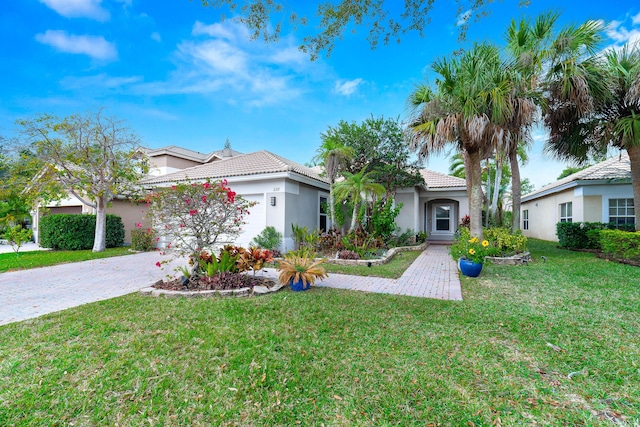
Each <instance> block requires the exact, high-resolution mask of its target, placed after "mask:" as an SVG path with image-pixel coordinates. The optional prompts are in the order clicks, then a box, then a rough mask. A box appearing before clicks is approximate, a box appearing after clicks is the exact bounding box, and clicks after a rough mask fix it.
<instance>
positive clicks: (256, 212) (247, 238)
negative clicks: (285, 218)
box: [236, 194, 267, 247]
mask: <svg viewBox="0 0 640 427" xmlns="http://www.w3.org/2000/svg"><path fill="white" fill-rule="evenodd" d="M242 197H243V198H244V199H246V200H248V201H250V202H257V204H256V205H255V206H254V207H252V208H250V209H249V212H250V214H249V215H245V221H246V222H247V223H246V224H245V226H244V227H243V229H244V231H243V233H242V234H240V236H238V240H237V243H236V244H237V245H240V246H244V247H248V246H249V245H250V243H251V240H253V238H254V237H256V236H257V235H258V234H260V233H261V232H262V230H264V228H265V227H266V224H267V218H266V214H265V206H264V205H265V203H264V194H248V195H245V194H243V195H242Z"/></svg>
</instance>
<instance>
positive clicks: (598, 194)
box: [520, 152, 636, 241]
mask: <svg viewBox="0 0 640 427" xmlns="http://www.w3.org/2000/svg"><path fill="white" fill-rule="evenodd" d="M520 218H521V228H522V233H523V234H524V235H525V236H527V237H533V238H536V239H543V240H550V241H557V240H558V237H557V235H556V224H557V223H558V222H604V223H608V222H613V223H616V224H619V225H622V224H635V221H636V217H635V209H634V204H633V187H632V185H631V165H630V163H629V156H628V155H627V153H626V152H621V153H620V154H619V155H616V156H614V157H611V158H609V159H607V160H605V161H604V162H601V163H598V164H596V165H594V166H591V167H588V168H586V169H583V170H581V171H579V172H576V173H574V174H572V175H569V176H567V177H565V178H563V179H561V180H559V181H556V182H554V183H551V184H549V185H546V186H544V187H542V188H540V189H539V190H536V191H534V192H532V193H529V194H527V195H525V196H523V197H522V205H521V215H520Z"/></svg>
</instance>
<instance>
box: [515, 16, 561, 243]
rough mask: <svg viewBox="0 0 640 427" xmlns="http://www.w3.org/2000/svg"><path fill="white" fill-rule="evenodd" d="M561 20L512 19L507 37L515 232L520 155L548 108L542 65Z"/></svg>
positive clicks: (517, 216) (519, 196)
mask: <svg viewBox="0 0 640 427" xmlns="http://www.w3.org/2000/svg"><path fill="white" fill-rule="evenodd" d="M558 17H559V15H558V14H557V13H554V12H551V13H546V14H542V15H540V16H538V18H537V19H536V20H535V21H534V22H531V21H529V20H527V19H522V20H520V21H519V22H516V21H515V20H513V21H511V24H510V25H509V27H508V28H507V32H506V35H505V40H506V49H505V51H506V53H507V54H508V55H509V57H510V67H509V70H510V72H511V74H510V77H511V79H512V95H511V102H512V104H513V114H512V116H511V120H510V121H509V124H508V128H509V131H510V134H511V138H509V140H508V143H507V146H506V147H504V148H505V153H506V155H507V156H508V158H509V164H510V167H511V196H512V202H513V216H512V223H511V229H512V230H513V231H515V230H519V229H520V205H521V197H522V190H521V188H520V181H521V178H520V164H519V162H518V157H519V154H518V153H519V151H521V150H522V149H523V148H524V149H525V150H526V148H527V147H528V145H529V144H530V143H531V134H530V131H531V127H532V125H533V123H534V120H535V117H536V116H537V114H538V111H539V109H538V107H544V105H545V98H544V97H543V96H542V85H541V80H542V73H543V65H544V64H545V61H546V60H547V58H548V56H549V46H550V44H551V41H552V35H553V29H554V25H555V23H556V21H557V20H558Z"/></svg>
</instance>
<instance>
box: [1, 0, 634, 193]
mask: <svg viewBox="0 0 640 427" xmlns="http://www.w3.org/2000/svg"><path fill="white" fill-rule="evenodd" d="M290 3H291V4H294V3H296V2H293V1H292V2H290ZM297 3H301V4H305V3H303V2H297ZM550 9H554V10H558V11H560V12H561V13H562V16H561V23H563V24H564V23H581V22H584V21H585V20H587V19H602V20H604V21H606V22H608V23H609V27H608V31H607V35H608V37H609V38H608V39H607V41H606V43H604V44H603V48H604V47H606V46H610V45H620V44H623V43H625V42H626V41H629V40H640V6H639V5H638V3H637V1H635V0H634V1H632V0H615V1H609V2H602V1H593V0H588V1H563V2H557V1H556V2H552V1H548V0H532V1H531V4H530V5H529V6H528V7H519V6H518V1H517V0H504V1H503V2H498V3H495V4H494V5H492V6H490V8H489V10H490V11H491V14H490V16H488V17H485V18H483V19H482V20H480V21H479V22H475V23H473V24H472V26H471V28H470V30H469V32H468V35H467V40H468V41H467V42H465V43H462V44H460V43H459V42H458V40H457V36H458V33H457V24H458V23H459V21H460V19H461V16H460V15H458V14H457V5H456V3H455V2H454V1H453V0H437V1H436V7H435V9H434V11H433V14H432V23H431V24H430V25H429V26H428V27H427V28H426V31H425V36H424V37H423V38H421V37H419V36H418V35H407V36H405V37H404V38H403V39H402V42H401V43H400V44H395V43H392V44H390V45H388V46H379V47H378V48H377V49H376V50H371V49H370V47H369V44H368V42H367V41H366V35H367V31H366V29H363V28H361V29H358V30H357V33H356V34H352V33H348V34H346V35H345V37H344V40H342V41H338V43H337V45H336V48H335V50H334V51H333V53H332V54H331V56H330V57H329V58H327V57H322V58H320V59H319V60H317V61H315V62H311V61H309V59H308V57H306V56H305V55H304V54H302V53H300V52H299V51H298V50H297V46H298V44H299V41H300V40H301V38H302V36H303V32H304V31H305V29H302V31H303V32H298V33H290V32H288V30H285V32H284V33H283V34H282V38H281V40H280V42H278V43H275V44H270V45H265V44H264V43H263V42H262V41H253V42H251V41H249V39H248V32H247V30H246V28H244V27H242V26H241V25H240V24H237V23H235V22H233V21H231V20H226V21H225V22H224V23H221V22H220V20H219V16H220V11H218V10H214V9H211V8H204V7H202V6H201V4H200V1H199V0H193V1H188V0H174V1H171V2H168V1H157V0H156V1H151V0H102V1H101V0H20V1H12V2H5V4H3V11H2V14H0V33H1V34H0V37H2V40H4V42H3V43H2V45H1V46H0V59H1V60H2V64H3V66H2V67H1V68H0V88H1V89H0V90H1V93H2V97H1V98H0V134H2V135H4V136H6V137H11V136H13V135H15V134H16V131H17V129H16V126H15V124H14V123H15V120H16V119H20V118H26V117H31V116H33V115H35V114H38V113H50V114H56V115H59V116H65V115H69V114H73V113H76V112H86V111H89V110H96V109H98V108H101V107H105V108H106V109H107V113H108V114H110V115H115V116H117V117H119V118H121V119H124V120H126V121H127V122H128V124H129V125H130V127H131V128H132V129H133V130H134V131H136V133H137V134H138V135H139V136H140V137H141V138H142V140H143V143H144V144H145V145H146V146H148V147H151V148H158V147H162V146H166V145H179V146H183V147H186V148H190V149H193V150H197V151H202V152H210V151H212V150H217V149H220V148H222V146H223V144H224V142H225V140H226V139H227V138H228V139H229V140H230V142H231V145H232V147H233V148H234V149H236V150H238V151H242V152H251V151H255V150H260V149H266V150H270V151H272V152H274V153H277V154H280V155H283V156H285V157H287V158H290V159H292V160H295V161H298V162H300V163H305V162H308V161H310V160H311V158H312V157H313V155H314V152H315V150H316V148H317V147H318V146H319V144H320V134H321V132H323V131H325V130H326V129H327V128H328V126H335V125H336V124H337V123H338V122H339V121H340V120H347V121H361V120H363V119H365V118H366V117H368V116H370V115H374V116H376V117H379V116H385V117H399V118H400V119H403V118H404V117H406V114H407V110H406V98H407V96H408V95H409V93H410V92H411V90H412V88H413V87H414V85H415V84H417V83H420V82H422V81H424V80H425V79H427V80H431V81H433V78H434V76H433V75H432V74H431V72H430V69H429V65H430V64H431V63H432V62H433V60H435V59H436V58H438V57H441V56H445V55H449V54H450V53H451V52H453V51H454V50H456V49H459V48H460V47H463V48H464V47H468V46H469V44H470V43H471V42H472V41H493V42H495V43H500V42H501V40H502V34H503V33H504V30H505V28H506V26H507V24H508V22H509V21H510V20H511V19H512V18H516V19H519V18H520V17H523V16H525V15H526V16H529V17H535V16H537V15H538V14H539V13H541V12H544V11H548V10H550ZM309 12H311V13H313V10H310V11H309ZM227 16H229V15H228V12H227ZM311 25H313V20H312V22H311ZM535 137H536V143H535V144H534V146H533V148H532V151H531V153H530V157H531V160H530V163H529V165H528V166H526V167H525V168H524V169H523V176H524V177H526V178H529V179H530V180H531V181H532V182H533V183H534V184H535V185H536V187H538V188H539V187H540V186H542V185H543V184H545V183H548V182H551V181H553V180H555V177H556V176H557V175H558V174H559V173H560V171H561V170H562V169H564V166H565V165H564V164H560V163H558V162H555V161H552V160H550V159H548V158H547V157H545V156H544V154H543V153H542V141H543V140H544V132H543V131H542V130H539V131H537V132H536V133H535ZM426 166H427V167H428V168H430V169H433V170H436V171H440V172H447V169H448V160H447V159H446V158H445V157H444V156H438V157H434V158H432V159H430V160H428V161H427V163H426Z"/></svg>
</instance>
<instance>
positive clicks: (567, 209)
mask: <svg viewBox="0 0 640 427" xmlns="http://www.w3.org/2000/svg"><path fill="white" fill-rule="evenodd" d="M560 222H573V202H568V203H561V204H560Z"/></svg>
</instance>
